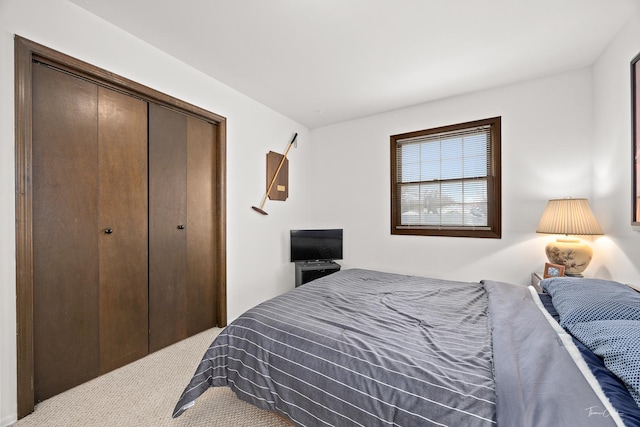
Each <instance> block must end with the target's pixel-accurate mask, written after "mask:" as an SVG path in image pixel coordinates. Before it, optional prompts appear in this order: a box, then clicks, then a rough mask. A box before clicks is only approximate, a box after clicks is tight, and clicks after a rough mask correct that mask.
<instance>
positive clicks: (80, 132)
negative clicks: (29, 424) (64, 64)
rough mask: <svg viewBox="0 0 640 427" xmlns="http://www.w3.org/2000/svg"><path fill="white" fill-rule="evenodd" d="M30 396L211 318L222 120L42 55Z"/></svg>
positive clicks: (127, 358)
mask: <svg viewBox="0 0 640 427" xmlns="http://www.w3.org/2000/svg"><path fill="white" fill-rule="evenodd" d="M32 85H33V86H32V87H33V95H32V96H33V137H32V138H33V139H32V141H33V143H32V144H33V145H32V147H33V148H32V150H33V151H32V158H33V266H34V276H33V283H34V285H33V304H34V305H33V307H34V313H33V316H34V322H33V325H34V326H33V329H34V395H35V401H36V402H37V401H42V400H44V399H47V398H48V397H51V396H53V395H55V394H58V393H60V392H62V391H64V390H67V389H69V388H71V387H74V386H76V385H78V384H80V383H83V382H85V381H87V380H89V379H92V378H95V377H96V376H98V375H101V374H103V373H106V372H108V371H110V370H113V369H115V368H118V367H120V366H123V365H125V364H127V363H129V362H131V361H134V360H136V359H138V358H140V357H143V356H145V355H147V354H148V353H149V352H153V351H156V350H158V349H160V348H163V347H165V346H167V345H170V344H173V343H175V342H177V341H179V340H181V339H184V338H187V337H188V336H191V335H193V334H195V333H198V332H201V331H203V330H205V329H208V328H211V327H213V326H215V325H216V316H217V313H216V294H215V280H216V279H215V272H216V265H215V259H216V252H215V251H216V249H215V248H216V246H215V240H214V237H215V236H214V233H215V221H216V220H217V218H216V217H215V215H214V212H215V211H216V210H217V206H216V204H215V201H214V200H215V197H214V183H215V175H216V170H215V147H216V144H217V141H216V137H217V135H218V130H217V128H216V126H217V125H215V124H211V123H209V122H207V121H204V120H201V119H199V118H196V117H193V116H190V115H187V114H183V113H181V112H179V111H176V110H174V109H169V108H166V107H164V106H160V105H157V104H155V103H153V102H148V101H144V100H142V99H139V98H138V97H134V96H130V95H127V94H124V93H122V92H120V91H115V90H112V89H109V88H105V87H103V86H101V85H99V84H96V83H94V82H92V81H88V80H87V79H84V78H79V77H78V76H75V75H72V74H70V73H67V72H62V71H60V70H57V69H55V68H52V67H49V66H46V65H42V64H38V63H34V64H33V83H32Z"/></svg>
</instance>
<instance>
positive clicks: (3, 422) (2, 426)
mask: <svg viewBox="0 0 640 427" xmlns="http://www.w3.org/2000/svg"><path fill="white" fill-rule="evenodd" d="M16 421H18V414H17V413H15V414H9V415H7V416H6V417H4V418H2V419H0V427H7V426H10V425H11V424H13V423H15V422H16Z"/></svg>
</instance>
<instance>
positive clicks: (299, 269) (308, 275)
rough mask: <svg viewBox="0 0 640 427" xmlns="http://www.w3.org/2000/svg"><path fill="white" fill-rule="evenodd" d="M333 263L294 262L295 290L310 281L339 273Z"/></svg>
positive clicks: (337, 265)
mask: <svg viewBox="0 0 640 427" xmlns="http://www.w3.org/2000/svg"><path fill="white" fill-rule="evenodd" d="M340 267H341V266H340V264H338V263H337V262H335V261H298V262H296V288H297V287H298V286H300V285H304V284H305V283H308V282H310V281H312V280H315V279H319V278H320V277H324V276H327V275H329V274H331V273H335V272H337V271H340Z"/></svg>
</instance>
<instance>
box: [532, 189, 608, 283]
mask: <svg viewBox="0 0 640 427" xmlns="http://www.w3.org/2000/svg"><path fill="white" fill-rule="evenodd" d="M536 233H544V234H564V235H565V236H564V237H558V239H557V240H555V241H552V242H549V243H548V244H547V247H546V248H545V252H546V254H547V258H548V259H549V262H550V263H553V264H560V265H564V267H565V270H564V274H565V275H567V276H577V277H582V272H583V271H584V270H585V269H586V268H587V266H588V265H589V263H590V262H591V257H592V256H593V249H591V246H589V245H588V244H587V243H585V242H583V241H582V240H580V239H578V238H575V237H569V236H570V235H571V236H577V235H578V236H579V235H591V236H593V235H600V234H603V233H602V229H601V228H600V225H599V224H598V221H597V220H596V218H595V216H594V215H593V213H592V212H591V207H590V206H589V201H588V200H587V199H572V198H567V199H553V200H549V202H548V203H547V207H546V208H545V210H544V212H543V213H542V218H540V223H539V224H538V228H537V229H536Z"/></svg>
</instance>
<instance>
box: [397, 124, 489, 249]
mask: <svg viewBox="0 0 640 427" xmlns="http://www.w3.org/2000/svg"><path fill="white" fill-rule="evenodd" d="M501 121H502V120H501V117H492V118H488V119H482V120H476V121H471V122H465V123H459V124H454V125H449V126H442V127H437V128H432V129H424V130H419V131H415V132H408V133H403V134H398V135H391V137H390V151H391V155H390V159H391V234H396V235H413V236H449V237H475V238H491V239H499V238H501V236H502V227H501V224H502V195H501V187H502V185H501ZM487 125H489V126H490V129H491V130H490V133H491V145H490V159H489V163H488V166H489V168H488V169H489V170H488V174H487V177H488V178H489V179H488V183H489V188H488V191H487V199H488V200H487V226H486V227H481V228H478V227H475V226H455V227H448V226H443V225H440V226H424V225H401V212H400V208H401V207H400V203H399V198H398V191H399V185H398V182H397V176H398V166H397V160H398V159H397V157H396V156H397V146H398V141H401V140H405V139H410V138H416V137H424V136H429V135H435V134H438V133H445V132H452V131H461V130H464V129H469V128H473V127H479V126H487ZM443 182H444V181H443Z"/></svg>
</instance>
